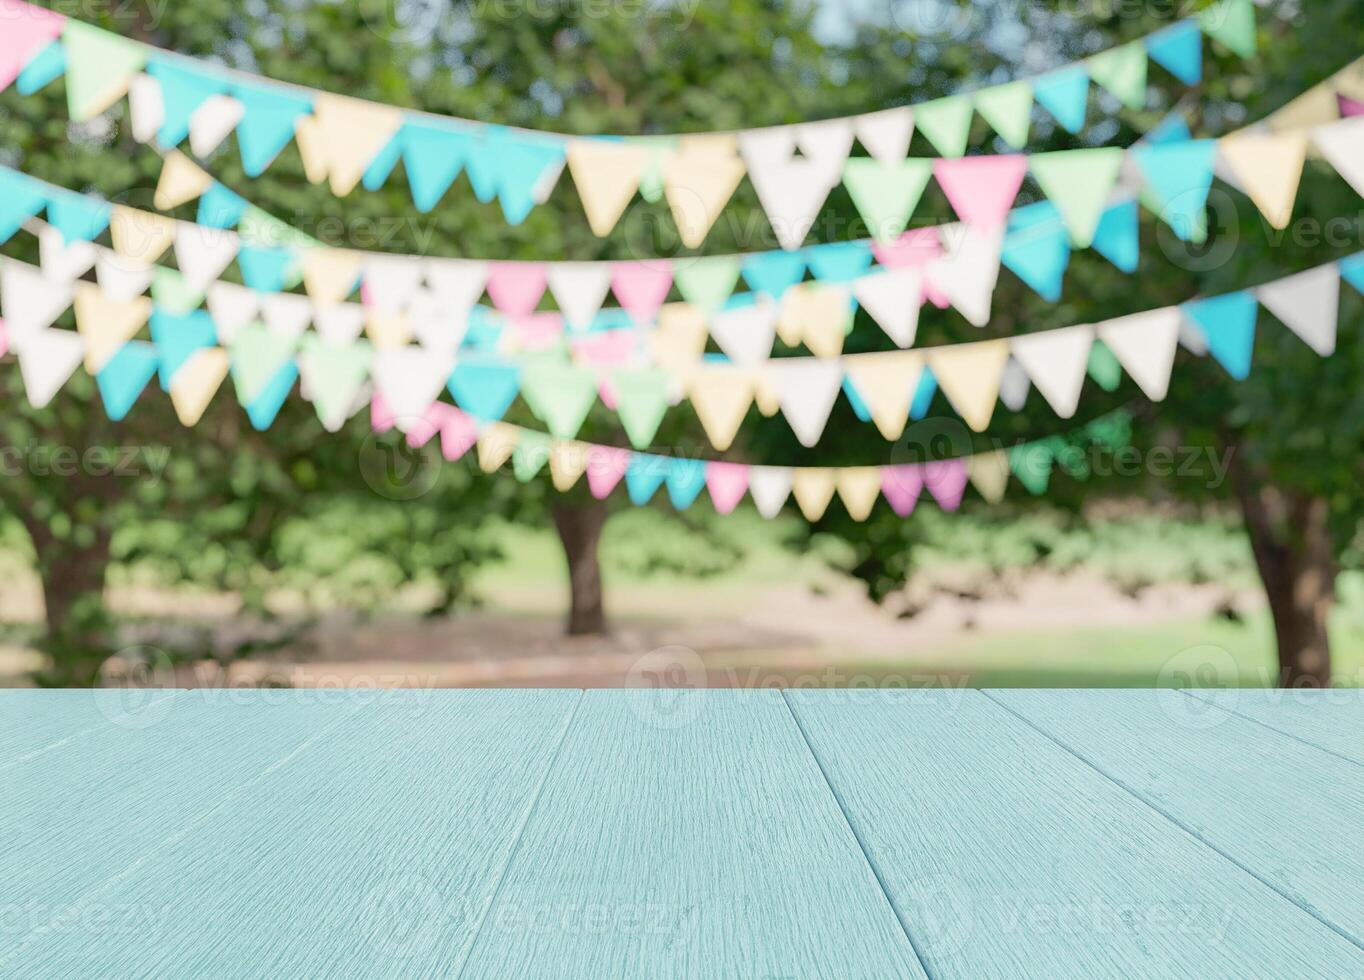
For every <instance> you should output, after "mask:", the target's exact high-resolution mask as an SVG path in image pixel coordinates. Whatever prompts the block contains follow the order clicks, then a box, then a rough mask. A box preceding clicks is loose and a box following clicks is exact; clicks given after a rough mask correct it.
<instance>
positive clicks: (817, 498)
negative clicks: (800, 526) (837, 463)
mask: <svg viewBox="0 0 1364 980" xmlns="http://www.w3.org/2000/svg"><path fill="white" fill-rule="evenodd" d="M791 493H792V495H793V496H795V498H796V504H797V505H798V506H799V507H800V512H801V513H802V514H804V515H805V519H806V520H807V521H817V520H819V519H820V518H821V517H823V516H824V511H825V510H827V509H828V507H829V501H830V500H832V499H833V497H834V470H831V469H825V468H823V467H814V466H807V467H803V468H799V469H796V470H795V471H794V472H793V473H792V474H791Z"/></svg>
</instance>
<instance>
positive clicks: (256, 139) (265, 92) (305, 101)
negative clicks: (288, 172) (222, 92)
mask: <svg viewBox="0 0 1364 980" xmlns="http://www.w3.org/2000/svg"><path fill="white" fill-rule="evenodd" d="M232 94H233V96H235V97H236V99H237V100H238V101H239V102H241V104H242V109H243V113H242V118H241V122H239V123H237V148H238V149H240V150H241V154H242V167H243V169H245V170H246V173H247V175H248V176H250V177H259V176H260V175H261V174H263V173H265V169H266V168H267V167H269V166H270V164H271V163H273V162H274V159H275V157H277V156H279V151H280V150H282V149H284V148H285V147H286V146H288V145H289V141H290V140H291V139H293V138H294V126H295V124H296V123H297V122H298V119H299V117H300V116H306V115H308V114H309V113H310V112H312V111H313V102H312V99H309V98H306V97H304V96H301V95H295V94H293V93H292V92H286V91H283V90H279V89H274V88H268V87H260V88H257V87H255V86H251V85H240V84H239V85H235V86H233V89H232Z"/></svg>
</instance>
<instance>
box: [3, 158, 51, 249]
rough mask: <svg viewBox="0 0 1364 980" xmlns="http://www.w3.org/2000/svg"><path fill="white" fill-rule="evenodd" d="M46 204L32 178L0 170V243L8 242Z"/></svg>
mask: <svg viewBox="0 0 1364 980" xmlns="http://www.w3.org/2000/svg"><path fill="white" fill-rule="evenodd" d="M46 204H47V195H46V194H45V193H43V190H42V187H41V185H39V184H38V182H37V181H35V180H33V179H32V178H30V177H28V176H26V175H24V174H21V173H17V172H16V171H13V170H6V169H3V168H0V243H4V242H7V241H9V240H10V239H11V238H12V237H14V233H15V232H17V231H18V230H19V229H20V228H22V227H23V226H24V222H25V221H27V220H28V219H29V218H32V217H33V216H34V215H36V214H37V213H38V212H39V211H41V210H42V209H43V208H44V207H45V206H46Z"/></svg>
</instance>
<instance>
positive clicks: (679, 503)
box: [667, 457, 706, 510]
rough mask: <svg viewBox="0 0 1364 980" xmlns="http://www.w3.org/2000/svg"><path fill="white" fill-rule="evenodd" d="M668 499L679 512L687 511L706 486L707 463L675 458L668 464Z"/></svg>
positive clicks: (698, 460)
mask: <svg viewBox="0 0 1364 980" xmlns="http://www.w3.org/2000/svg"><path fill="white" fill-rule="evenodd" d="M667 481H668V499H669V500H670V501H672V505H673V507H674V508H675V509H677V510H686V509H687V508H688V507H690V506H691V505H692V503H693V502H694V501H695V500H696V498H697V497H698V496H699V495H700V493H701V491H702V490H703V489H705V486H706V463H705V461H704V460H700V459H682V458H677V457H675V458H673V459H671V460H669V462H668V476H667Z"/></svg>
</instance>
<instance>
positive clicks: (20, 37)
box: [0, 0, 66, 91]
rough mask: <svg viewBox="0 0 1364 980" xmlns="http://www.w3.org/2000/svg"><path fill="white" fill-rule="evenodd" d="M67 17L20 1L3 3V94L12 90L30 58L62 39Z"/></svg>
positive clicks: (0, 38) (0, 34)
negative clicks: (11, 84) (11, 85)
mask: <svg viewBox="0 0 1364 980" xmlns="http://www.w3.org/2000/svg"><path fill="white" fill-rule="evenodd" d="M65 24H66V18H65V17H63V16H62V15H61V14H54V13H53V12H52V11H50V10H44V9H43V8H42V7H34V6H30V5H29V4H26V3H21V2H19V0H0V91H3V90H4V89H7V88H9V86H10V83H12V82H13V81H14V80H15V79H16V78H18V77H19V73H20V72H21V71H23V70H24V66H25V65H26V64H28V62H29V59H30V58H32V57H33V56H34V55H35V54H37V53H38V52H39V51H41V50H42V49H43V48H45V47H47V46H48V45H49V44H51V43H52V42H53V41H55V40H56V39H57V38H59V37H61V33H62V27H63V25H65Z"/></svg>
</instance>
